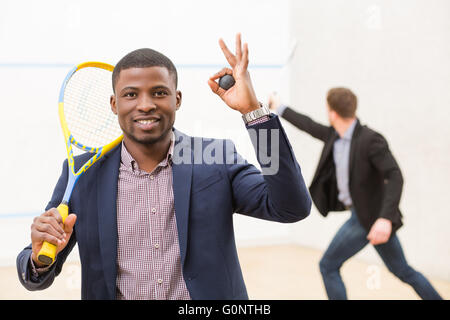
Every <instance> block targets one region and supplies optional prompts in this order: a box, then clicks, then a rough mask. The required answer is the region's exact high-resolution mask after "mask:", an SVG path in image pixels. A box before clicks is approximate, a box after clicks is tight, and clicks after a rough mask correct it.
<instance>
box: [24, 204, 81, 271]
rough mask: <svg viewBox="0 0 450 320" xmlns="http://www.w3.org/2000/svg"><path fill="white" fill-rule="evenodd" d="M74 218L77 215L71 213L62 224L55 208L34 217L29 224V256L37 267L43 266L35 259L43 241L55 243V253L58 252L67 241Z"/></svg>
mask: <svg viewBox="0 0 450 320" xmlns="http://www.w3.org/2000/svg"><path fill="white" fill-rule="evenodd" d="M76 220H77V216H76V215H75V214H73V213H72V214H69V216H68V217H67V218H66V221H65V222H64V224H63V221H62V218H61V215H60V214H59V212H58V210H57V209H56V208H52V209H50V210H48V211H46V212H44V213H43V214H41V215H40V216H39V217H36V218H34V220H33V224H32V225H31V246H32V249H33V253H32V255H31V258H32V259H33V262H34V263H35V265H36V266H37V267H41V266H44V265H43V264H42V263H41V262H39V260H38V259H37V256H38V254H39V251H40V250H41V248H42V244H43V243H44V241H47V242H49V243H52V244H54V245H56V246H57V249H56V254H58V253H59V252H60V251H61V250H63V249H64V248H65V247H66V245H67V243H69V239H70V236H71V235H72V232H73V226H74V225H75V221H76Z"/></svg>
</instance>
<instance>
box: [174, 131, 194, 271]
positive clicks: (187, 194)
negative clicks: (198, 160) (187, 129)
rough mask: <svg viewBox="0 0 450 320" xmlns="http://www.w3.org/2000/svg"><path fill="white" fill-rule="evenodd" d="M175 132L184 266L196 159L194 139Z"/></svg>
mask: <svg viewBox="0 0 450 320" xmlns="http://www.w3.org/2000/svg"><path fill="white" fill-rule="evenodd" d="M174 132H175V147H174V152H173V158H172V160H173V162H172V163H173V165H172V175H173V196H174V203H175V217H176V221H177V229H178V241H179V245H180V255H181V265H182V266H184V261H185V259H186V250H187V240H188V225H189V201H190V198H191V181H192V164H193V160H194V158H193V154H192V145H191V143H192V142H191V140H192V139H191V138H190V137H189V136H187V135H185V134H183V133H181V132H180V131H178V130H174Z"/></svg>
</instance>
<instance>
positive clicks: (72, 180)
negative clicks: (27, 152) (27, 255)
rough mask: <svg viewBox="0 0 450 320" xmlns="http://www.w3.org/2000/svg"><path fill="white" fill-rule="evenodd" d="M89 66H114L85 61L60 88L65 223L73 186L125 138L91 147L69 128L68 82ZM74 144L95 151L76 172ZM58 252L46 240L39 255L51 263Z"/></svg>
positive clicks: (69, 74)
mask: <svg viewBox="0 0 450 320" xmlns="http://www.w3.org/2000/svg"><path fill="white" fill-rule="evenodd" d="M89 67H95V68H101V69H105V70H108V71H111V72H112V71H113V69H114V66H112V65H110V64H107V63H103V62H98V61H90V62H84V63H81V64H79V65H77V66H75V67H74V68H73V69H72V70H71V71H70V72H69V73H68V74H67V76H66V78H65V79H64V82H63V85H62V87H61V90H60V94H59V102H58V113H59V121H60V123H61V128H62V131H63V134H64V141H65V143H66V150H67V162H68V171H69V172H68V181H67V186H66V190H65V193H64V196H63V199H62V201H61V203H60V205H59V206H58V207H57V210H58V212H59V214H60V215H61V217H62V221H63V223H64V222H65V220H66V218H67V216H68V215H69V206H68V204H69V200H70V196H71V194H72V191H73V188H74V187H75V184H76V182H77V181H78V178H79V177H80V176H81V175H82V174H83V173H84V172H86V170H88V169H89V168H90V167H91V166H92V165H93V164H94V163H95V162H97V161H98V160H99V159H100V158H102V157H103V156H104V155H105V154H106V153H108V152H109V151H111V149H113V148H114V147H115V146H117V145H118V144H119V143H120V142H121V141H122V139H123V135H120V136H119V137H117V138H116V139H115V140H114V141H112V142H110V143H108V144H107V145H104V146H103V147H99V148H91V147H88V146H84V145H82V144H81V143H79V142H78V141H76V140H75V138H74V137H73V136H72V135H71V133H70V131H69V128H68V126H67V122H66V118H65V116H64V90H65V88H66V86H67V83H68V82H69V80H70V78H71V77H72V75H73V74H74V73H75V72H77V71H78V70H80V69H83V68H89ZM72 145H75V146H77V147H79V148H81V149H82V150H85V151H87V152H90V153H94V156H93V157H92V158H90V159H89V160H88V161H87V162H86V163H84V164H83V166H81V168H80V169H79V170H78V171H77V172H75V161H74V158H73V149H72ZM56 254H57V246H56V245H54V244H52V243H50V242H47V241H44V243H43V244H42V248H41V250H40V251H39V254H38V256H37V258H38V260H39V262H41V263H43V264H45V265H51V264H53V263H54V262H55V258H56Z"/></svg>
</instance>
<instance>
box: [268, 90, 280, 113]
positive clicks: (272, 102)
mask: <svg viewBox="0 0 450 320" xmlns="http://www.w3.org/2000/svg"><path fill="white" fill-rule="evenodd" d="M268 104H269V109H270V110H272V111H277V110H278V108H279V107H280V105H281V100H280V96H279V95H278V93H276V92H272V93H271V94H270V96H269V101H268Z"/></svg>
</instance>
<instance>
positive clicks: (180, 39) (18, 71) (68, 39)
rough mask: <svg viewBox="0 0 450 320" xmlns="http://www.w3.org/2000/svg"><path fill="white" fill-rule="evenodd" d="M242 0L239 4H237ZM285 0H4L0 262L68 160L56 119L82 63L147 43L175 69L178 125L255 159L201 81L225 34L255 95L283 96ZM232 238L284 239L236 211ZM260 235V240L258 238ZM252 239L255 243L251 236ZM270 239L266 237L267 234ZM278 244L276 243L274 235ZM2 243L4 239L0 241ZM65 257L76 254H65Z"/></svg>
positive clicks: (10, 257)
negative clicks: (245, 46) (63, 90)
mask: <svg viewBox="0 0 450 320" xmlns="http://www.w3.org/2000/svg"><path fill="white" fill-rule="evenodd" d="M237 7H239V8H240V10H236V8H237ZM288 9H289V2H288V1H277V2H276V5H275V2H273V1H260V0H258V1H257V0H252V1H237V0H231V1H227V2H226V4H225V5H220V8H218V2H214V1H207V0H201V1H200V0H197V1H181V0H172V1H137V0H131V1H127V2H126V7H124V3H123V1H71V2H70V3H69V2H63V1H56V0H55V1H49V0H47V1H39V2H36V1H17V0H11V1H2V8H1V10H0V43H1V50H0V93H1V98H2V99H1V102H0V103H1V110H2V117H0V135H1V137H3V145H2V151H1V152H2V156H1V157H0V197H1V201H0V242H1V243H2V245H1V246H2V250H0V264H3V265H13V264H14V263H15V257H16V256H17V253H18V252H19V251H20V250H21V249H22V248H23V247H24V246H25V245H27V244H28V243H29V241H30V239H29V238H30V236H29V230H30V224H31V222H32V219H33V217H34V216H36V215H38V214H40V213H41V212H42V210H43V209H44V207H45V206H46V204H47V203H48V201H49V199H50V196H51V193H52V191H53V188H54V186H55V184H56V181H57V179H58V177H59V175H60V174H61V166H62V162H63V160H64V159H65V152H66V151H65V148H64V144H63V137H62V133H61V130H60V126H59V122H58V118H57V99H58V93H59V88H60V85H61V82H62V80H63V79H64V77H65V75H66V73H67V72H68V71H69V70H70V69H71V67H72V66H73V65H75V64H78V63H80V62H84V61H92V60H97V61H104V62H108V63H111V64H115V63H116V62H117V61H118V60H119V59H120V58H121V57H122V56H124V55H125V54H126V53H128V52H130V51H132V50H134V49H137V48H142V47H150V48H153V49H156V50H158V51H161V52H162V53H164V54H166V55H167V56H168V57H169V58H171V60H172V61H173V62H174V63H175V64H176V66H177V68H178V72H179V89H180V90H181V91H182V93H183V103H182V107H181V109H180V110H179V111H178V113H177V119H176V122H175V126H176V128H177V129H179V130H181V131H183V132H185V133H187V134H191V135H197V136H205V137H222V138H231V139H233V140H234V141H235V143H236V145H237V148H238V151H239V152H240V153H241V154H242V155H243V156H244V157H245V158H247V159H248V160H249V161H250V162H253V163H255V162H256V161H255V159H256V158H255V156H254V154H253V148H252V147H251V143H250V140H249V138H248V134H247V132H246V130H245V127H244V125H243V122H242V119H241V117H240V114H239V113H237V112H236V111H233V110H231V109H229V108H228V107H227V106H226V105H225V104H224V103H223V102H222V101H221V100H220V99H219V98H218V97H217V96H216V95H214V94H213V93H212V92H211V91H210V89H209V86H208V85H207V80H208V78H209V77H210V76H211V75H212V74H214V73H215V72H217V71H219V70H220V69H222V68H223V67H224V66H226V60H225V58H224V57H223V54H222V51H221V50H220V48H219V45H218V40H219V38H220V37H222V38H223V39H224V40H225V42H226V43H227V44H228V45H229V47H230V49H231V50H234V40H235V34H236V33H237V32H241V33H242V37H243V41H245V42H248V43H249V48H250V67H249V69H250V73H251V76H252V79H253V82H254V87H255V90H256V92H257V95H258V97H259V98H260V99H261V100H262V101H264V100H266V98H267V96H268V94H269V92H270V91H271V90H272V89H274V88H275V89H277V90H279V91H281V92H283V93H285V94H288V93H289V91H288V76H287V75H288V74H287V69H286V68H283V64H284V62H285V59H286V57H285V56H286V51H288V47H289V30H288V28H289V22H288ZM235 220H236V238H237V240H238V242H239V243H260V240H262V241H263V242H264V241H266V242H267V241H269V242H270V241H271V240H272V239H275V240H277V239H280V238H284V239H285V238H286V237H287V236H288V230H287V229H286V228H287V227H286V226H285V225H281V224H274V223H268V222H264V221H259V220H256V219H251V218H247V217H242V216H236V219H235ZM261 235H264V239H260V238H261ZM255 239H256V242H252V241H253V240H255ZM267 239H268V240H267ZM277 241H278V240H277ZM5 244H7V245H5ZM70 258H71V259H78V257H77V254H71V257H70Z"/></svg>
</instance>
